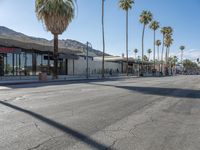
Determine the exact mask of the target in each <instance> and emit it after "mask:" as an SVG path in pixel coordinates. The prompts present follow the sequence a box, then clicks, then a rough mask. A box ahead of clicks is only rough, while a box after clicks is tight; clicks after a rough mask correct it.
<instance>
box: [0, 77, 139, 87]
mask: <svg viewBox="0 0 200 150" xmlns="http://www.w3.org/2000/svg"><path fill="white" fill-rule="evenodd" d="M130 78H137V77H136V76H128V77H127V76H122V77H106V78H104V79H102V78H89V79H87V78H72V79H60V80H59V79H58V80H49V81H39V80H35V81H33V80H32V81H28V80H27V81H21V82H20V81H13V82H12V81H8V82H6V81H5V82H3V83H1V82H0V86H8V85H23V84H41V83H44V84H47V83H56V82H66V83H67V82H76V81H88V82H89V81H109V80H110V81H112V80H123V79H130Z"/></svg>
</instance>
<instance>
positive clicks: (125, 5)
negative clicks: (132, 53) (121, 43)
mask: <svg viewBox="0 0 200 150" xmlns="http://www.w3.org/2000/svg"><path fill="white" fill-rule="evenodd" d="M133 3H134V1H133V0H120V1H119V7H120V8H121V9H122V10H124V11H126V74H127V76H128V10H129V9H131V8H132V4H133Z"/></svg>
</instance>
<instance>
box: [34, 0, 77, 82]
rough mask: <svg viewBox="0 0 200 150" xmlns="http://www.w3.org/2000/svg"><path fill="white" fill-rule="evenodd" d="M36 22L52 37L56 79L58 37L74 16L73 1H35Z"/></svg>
mask: <svg viewBox="0 0 200 150" xmlns="http://www.w3.org/2000/svg"><path fill="white" fill-rule="evenodd" d="M35 12H36V15H37V18H38V20H41V21H42V22H44V24H45V26H46V29H47V31H50V32H51V33H52V34H53V36H54V71H53V78H54V79H57V78H58V35H60V34H62V33H63V32H64V31H65V30H66V28H67V27H68V25H69V23H70V22H71V21H72V20H73V18H74V14H75V0H35Z"/></svg>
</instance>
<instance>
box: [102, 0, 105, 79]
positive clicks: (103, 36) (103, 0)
mask: <svg viewBox="0 0 200 150" xmlns="http://www.w3.org/2000/svg"><path fill="white" fill-rule="evenodd" d="M104 2H105V0H102V38H103V60H102V78H104V77H105V76H104V71H105V69H104V58H105V35H104Z"/></svg>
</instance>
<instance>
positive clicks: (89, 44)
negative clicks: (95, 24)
mask: <svg viewBox="0 0 200 150" xmlns="http://www.w3.org/2000/svg"><path fill="white" fill-rule="evenodd" d="M86 45H87V54H86V61H87V67H86V78H87V79H88V78H89V63H88V55H89V47H90V48H92V44H91V43H89V42H87V43H86Z"/></svg>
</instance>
